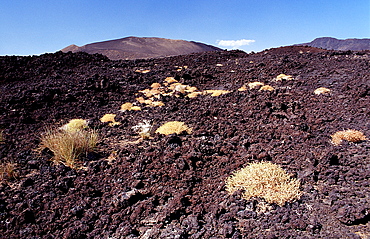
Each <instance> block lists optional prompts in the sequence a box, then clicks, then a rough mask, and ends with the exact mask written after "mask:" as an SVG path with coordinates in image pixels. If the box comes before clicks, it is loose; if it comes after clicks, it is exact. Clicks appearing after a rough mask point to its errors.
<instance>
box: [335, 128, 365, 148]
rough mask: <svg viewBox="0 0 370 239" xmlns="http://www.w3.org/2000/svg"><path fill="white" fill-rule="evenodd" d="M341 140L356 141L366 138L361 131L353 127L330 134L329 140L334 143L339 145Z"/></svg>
mask: <svg viewBox="0 0 370 239" xmlns="http://www.w3.org/2000/svg"><path fill="white" fill-rule="evenodd" d="M342 140H347V141H349V142H353V143H358V142H361V141H364V140H366V136H365V135H364V134H363V133H362V132H360V131H358V130H353V129H348V130H343V131H338V132H336V133H335V134H333V135H331V142H332V143H333V144H334V145H337V146H338V145H340V144H341V143H342Z"/></svg>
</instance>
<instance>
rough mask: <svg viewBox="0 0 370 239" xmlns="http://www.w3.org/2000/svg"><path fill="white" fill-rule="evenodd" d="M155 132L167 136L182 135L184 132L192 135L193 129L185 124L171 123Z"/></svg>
mask: <svg viewBox="0 0 370 239" xmlns="http://www.w3.org/2000/svg"><path fill="white" fill-rule="evenodd" d="M155 132H156V133H159V134H165V135H169V134H181V133H183V132H186V133H188V134H191V132H192V129H191V128H189V127H188V126H187V125H186V124H185V123H184V122H180V121H170V122H167V123H165V124H164V125H162V126H161V127H159V128H158V129H157V130H156V131H155Z"/></svg>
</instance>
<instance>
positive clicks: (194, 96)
mask: <svg viewBox="0 0 370 239" xmlns="http://www.w3.org/2000/svg"><path fill="white" fill-rule="evenodd" d="M201 94H202V92H198V91H196V92H191V93H189V94H187V95H186V96H187V97H189V98H196V97H197V96H198V95H201Z"/></svg>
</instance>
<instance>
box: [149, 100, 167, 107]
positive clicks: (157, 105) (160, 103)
mask: <svg viewBox="0 0 370 239" xmlns="http://www.w3.org/2000/svg"><path fill="white" fill-rule="evenodd" d="M150 105H151V106H154V107H161V106H164V103H163V102H162V101H153V102H152V103H150Z"/></svg>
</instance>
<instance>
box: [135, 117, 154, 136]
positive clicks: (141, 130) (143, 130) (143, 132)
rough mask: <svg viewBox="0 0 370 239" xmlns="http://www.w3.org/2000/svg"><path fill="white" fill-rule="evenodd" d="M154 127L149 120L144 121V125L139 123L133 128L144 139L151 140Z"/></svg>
mask: <svg viewBox="0 0 370 239" xmlns="http://www.w3.org/2000/svg"><path fill="white" fill-rule="evenodd" d="M152 127H153V126H152V125H151V124H150V121H149V120H144V122H143V123H139V124H137V125H135V126H133V127H132V129H134V130H135V131H136V132H138V134H139V136H140V137H141V138H142V139H149V138H150V134H151V131H152Z"/></svg>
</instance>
